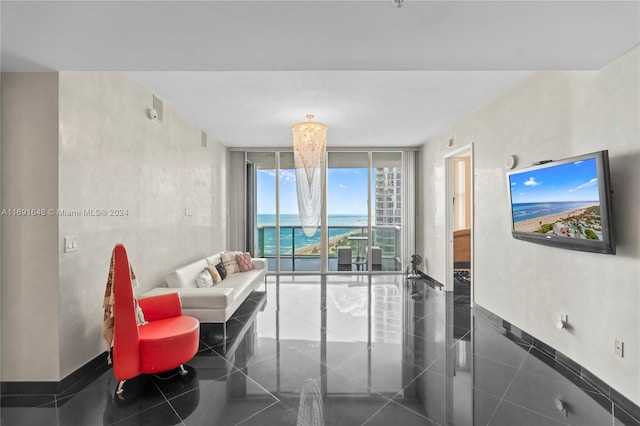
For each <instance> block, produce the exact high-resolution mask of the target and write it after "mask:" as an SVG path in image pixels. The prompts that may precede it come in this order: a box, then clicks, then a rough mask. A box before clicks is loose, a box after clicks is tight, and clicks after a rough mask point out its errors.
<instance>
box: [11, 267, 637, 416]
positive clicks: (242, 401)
mask: <svg viewBox="0 0 640 426" xmlns="http://www.w3.org/2000/svg"><path fill="white" fill-rule="evenodd" d="M266 287H267V288H266V293H265V292H254V294H253V295H252V296H251V298H250V299H248V301H247V302H246V303H245V304H244V305H243V306H242V307H241V308H240V309H239V311H238V312H237V314H236V315H235V316H234V317H233V318H232V319H231V320H230V322H229V323H228V325H227V327H228V328H227V334H228V338H227V339H226V340H225V339H223V338H222V330H221V329H220V327H219V326H206V325H203V327H202V333H201V335H202V336H201V347H200V351H199V352H198V354H197V356H196V357H195V358H194V359H193V360H192V361H191V362H189V363H188V370H189V374H188V375H187V376H180V375H176V374H175V373H174V372H168V373H167V374H164V375H162V376H158V377H140V378H138V379H136V380H132V381H129V382H127V384H126V386H125V389H126V390H125V400H124V401H121V400H119V399H117V398H114V390H115V388H116V385H117V380H116V379H115V378H114V377H113V373H112V372H111V371H107V372H105V373H104V374H102V375H101V376H100V377H98V379H97V380H93V381H91V382H90V383H88V384H86V386H85V387H83V388H81V389H79V390H76V391H74V392H70V393H67V394H66V395H59V396H56V395H53V396H50V397H49V400H45V401H42V398H40V403H39V405H38V406H35V407H34V406H25V405H32V404H29V403H28V401H27V398H26V397H24V398H23V397H21V396H19V395H13V396H11V395H3V406H2V411H1V424H2V425H6V426H13V425H29V426H33V425H60V426H63V425H65V426H66V425H74V426H76V425H111V424H117V425H176V424H181V425H235V424H243V425H296V424H299V425H320V424H326V425H363V424H367V425H496V426H500V425H514V426H520V425H535V426H543V425H563V424H565V425H566V424H569V425H580V426H587V425H595V426H604V425H615V426H618V425H624V424H626V425H640V422H639V421H638V419H634V418H633V417H632V416H631V415H628V414H627V415H626V416H625V415H624V414H622V415H620V416H618V417H619V418H617V417H614V416H613V414H612V412H613V408H612V407H613V406H612V403H611V401H610V400H609V399H608V398H607V397H605V396H604V395H603V394H601V393H600V392H598V391H597V390H596V389H595V388H593V387H592V386H590V385H589V384H588V383H586V382H583V381H582V379H580V377H574V376H571V375H570V374H568V373H567V372H566V371H563V373H564V374H561V372H559V370H560V369H558V368H556V367H555V366H556V363H555V362H554V361H553V360H552V359H550V358H547V356H546V355H545V354H544V353H543V352H541V351H539V350H538V349H536V348H535V347H532V346H530V345H529V344H527V343H525V342H524V341H522V340H519V339H518V338H517V337H515V336H512V335H510V333H509V332H508V331H506V330H503V329H501V328H499V327H497V326H496V325H495V323H493V322H491V321H490V320H489V319H488V318H486V317H483V316H480V315H479V314H478V313H476V314H474V312H473V310H471V309H470V307H469V299H470V298H469V286H468V285H467V284H466V282H465V281H464V280H462V279H461V280H459V281H458V286H457V287H456V291H454V292H452V293H449V292H444V291H442V290H440V289H439V288H434V287H432V286H431V285H429V284H427V283H426V282H425V281H423V280H405V279H404V278H403V277H402V276H374V277H367V276H328V277H322V278H321V277H319V276H304V277H290V276H289V277H280V278H279V279H276V278H275V277H269V279H268V284H267V286H266ZM41 397H43V396H41ZM44 398H45V399H46V397H44ZM31 400H33V397H31ZM20 405H22V406H20Z"/></svg>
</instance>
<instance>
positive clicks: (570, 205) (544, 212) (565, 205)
mask: <svg viewBox="0 0 640 426" xmlns="http://www.w3.org/2000/svg"><path fill="white" fill-rule="evenodd" d="M594 205H598V201H564V202H555V203H520V204H514V205H513V221H514V222H521V221H524V220H529V219H536V218H538V217H542V216H549V215H556V214H560V213H565V212H569V211H572V210H577V209H581V208H584V207H589V206H594Z"/></svg>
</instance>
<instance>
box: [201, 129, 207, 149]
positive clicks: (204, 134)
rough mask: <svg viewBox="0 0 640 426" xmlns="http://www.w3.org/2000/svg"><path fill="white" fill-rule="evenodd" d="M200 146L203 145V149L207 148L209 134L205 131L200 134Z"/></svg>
mask: <svg viewBox="0 0 640 426" xmlns="http://www.w3.org/2000/svg"><path fill="white" fill-rule="evenodd" d="M200 145H202V147H203V148H206V147H207V134H206V133H205V132H204V130H202V131H201V132H200Z"/></svg>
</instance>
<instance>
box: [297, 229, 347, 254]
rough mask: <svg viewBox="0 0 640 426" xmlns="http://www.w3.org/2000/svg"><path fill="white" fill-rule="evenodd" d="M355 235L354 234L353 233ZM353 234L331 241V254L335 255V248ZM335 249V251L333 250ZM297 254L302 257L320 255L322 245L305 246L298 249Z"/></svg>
mask: <svg viewBox="0 0 640 426" xmlns="http://www.w3.org/2000/svg"><path fill="white" fill-rule="evenodd" d="M351 234H353V232H352V233H351ZM351 234H345V235H340V236H339V237H335V238H332V239H330V240H329V253H335V248H336V246H337V245H338V243H339V242H340V241H342V240H343V239H344V238H346V237H348V236H349V235H351ZM332 249H333V250H332ZM296 254H302V255H305V254H306V255H309V254H313V255H319V254H320V244H312V245H310V246H305V247H302V248H299V249H296Z"/></svg>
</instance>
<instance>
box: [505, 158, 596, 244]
mask: <svg viewBox="0 0 640 426" xmlns="http://www.w3.org/2000/svg"><path fill="white" fill-rule="evenodd" d="M509 185H510V186H511V208H512V214H513V230H514V231H519V232H528V233H535V234H546V235H555V236H563V237H567V238H577V239H587V240H599V241H602V239H603V238H602V223H601V215H600V197H599V188H598V171H597V164H596V159H595V158H589V159H586V160H583V161H575V162H571V163H565V164H559V165H553V166H550V167H543V168H539V169H532V170H527V171H523V172H522V173H514V174H511V175H510V176H509Z"/></svg>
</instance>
